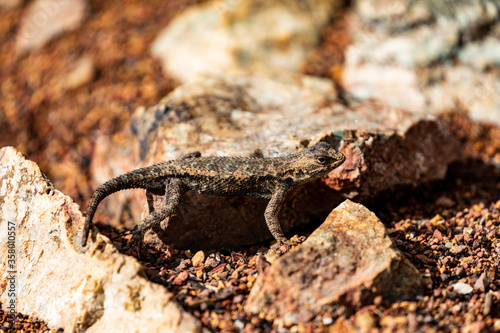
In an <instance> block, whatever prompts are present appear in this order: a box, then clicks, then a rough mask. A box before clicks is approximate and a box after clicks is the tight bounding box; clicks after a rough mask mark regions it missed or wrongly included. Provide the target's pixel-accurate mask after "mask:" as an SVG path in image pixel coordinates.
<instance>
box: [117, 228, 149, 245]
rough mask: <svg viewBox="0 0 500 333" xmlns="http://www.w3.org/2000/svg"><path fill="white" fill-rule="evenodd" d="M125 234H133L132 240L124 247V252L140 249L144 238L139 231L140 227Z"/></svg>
mask: <svg viewBox="0 0 500 333" xmlns="http://www.w3.org/2000/svg"><path fill="white" fill-rule="evenodd" d="M123 234H124V235H129V234H132V238H130V240H129V241H128V243H127V244H125V245H124V246H123V247H122V250H123V251H128V250H130V249H131V248H138V247H139V245H140V243H141V241H142V239H143V236H144V235H143V233H142V232H141V230H139V228H138V226H135V227H134V228H133V229H132V230H130V231H127V232H124V233H123Z"/></svg>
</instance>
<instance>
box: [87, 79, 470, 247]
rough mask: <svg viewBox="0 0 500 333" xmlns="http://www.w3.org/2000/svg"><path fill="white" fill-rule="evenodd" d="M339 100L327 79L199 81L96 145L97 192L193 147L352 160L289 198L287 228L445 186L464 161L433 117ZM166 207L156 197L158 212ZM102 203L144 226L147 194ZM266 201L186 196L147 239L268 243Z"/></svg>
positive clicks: (185, 243) (177, 243)
mask: <svg viewBox="0 0 500 333" xmlns="http://www.w3.org/2000/svg"><path fill="white" fill-rule="evenodd" d="M335 96H336V93H335V90H334V89H333V88H332V86H331V82H330V81H328V80H324V79H318V78H312V77H307V76H298V75H296V76H294V75H281V76H279V77H278V76H276V77H273V78H267V77H263V76H260V75H255V76H228V77H226V78H217V77H203V78H199V79H197V80H194V81H191V82H190V83H186V84H184V85H182V86H180V87H178V88H177V89H176V90H174V91H173V92H172V93H170V94H169V95H168V96H167V97H165V98H164V99H163V100H162V101H161V102H160V103H159V104H158V105H155V106H152V107H149V108H139V109H138V110H137V111H136V112H135V113H134V115H133V116H132V119H131V123H130V127H129V130H128V131H127V132H126V133H120V134H119V137H118V136H117V139H113V138H112V139H106V138H101V139H99V140H98V143H97V144H96V147H97V148H96V151H95V154H94V156H93V162H92V174H94V175H95V177H96V182H95V185H96V186H98V185H99V184H102V183H103V182H105V181H107V180H109V179H110V178H112V177H115V176H117V175H118V174H122V173H125V172H128V171H130V170H132V169H135V168H138V167H142V166H146V165H150V164H154V163H157V162H159V161H163V160H169V159H174V158H178V157H180V156H182V155H184V154H186V153H189V152H192V151H196V150H199V151H201V153H202V155H258V156H265V157H268V156H280V155H284V154H289V153H292V152H295V151H297V149H301V148H303V147H306V146H309V145H314V144H315V143H317V142H318V141H327V142H330V143H331V144H333V145H334V146H335V147H337V148H339V149H341V150H342V152H343V153H344V154H345V155H346V157H347V159H346V162H345V163H344V164H343V165H342V166H340V167H339V168H338V169H335V170H334V171H333V172H331V173H330V174H329V176H328V177H325V178H324V179H323V183H321V182H316V183H312V184H307V185H306V186H305V187H304V188H302V189H299V190H297V191H295V192H293V193H291V194H290V195H289V196H288V199H287V203H286V204H285V205H284V207H283V208H282V211H281V215H280V221H281V224H282V227H283V229H284V230H285V231H286V230H289V229H290V228H291V226H292V225H294V226H298V225H303V224H307V223H309V222H310V221H320V220H324V218H325V217H326V216H327V215H328V213H329V212H330V211H331V210H332V209H333V208H334V207H335V205H337V204H338V203H340V202H341V201H342V200H343V198H346V197H347V198H356V200H360V201H362V200H368V199H370V198H373V197H374V196H376V195H377V194H378V193H380V192H383V191H386V190H391V189H393V188H394V187H396V186H402V185H403V186H404V185H406V186H414V185H418V184H421V183H423V182H427V181H430V180H436V179H442V178H444V176H445V174H446V170H447V166H448V164H449V163H451V162H453V161H456V160H457V159H459V158H460V154H461V153H460V151H461V150H460V145H459V143H458V141H457V139H456V138H455V137H454V136H453V135H452V134H451V133H450V132H449V130H448V129H447V127H446V126H445V125H444V124H443V123H442V122H440V121H439V120H438V119H436V118H432V117H429V116H428V115H425V114H418V113H410V112H406V111H403V110H397V109H394V108H386V107H383V106H380V105H377V104H370V103H369V102H366V103H363V104H358V105H356V106H353V107H347V106H345V105H343V104H341V103H339V102H337V101H336V100H335ZM163 200H164V199H162V198H158V199H157V200H156V204H155V205H156V207H160V206H162V205H164V203H163ZM103 204H104V205H103ZM103 204H101V206H100V208H99V209H103V208H105V207H106V206H105V205H109V206H108V207H110V208H109V211H110V213H111V215H112V216H113V215H114V216H115V218H113V219H112V223H115V225H116V223H119V220H120V214H121V212H123V211H125V209H124V207H125V205H129V204H130V205H131V206H128V207H127V208H128V209H127V210H128V211H130V212H131V213H132V217H133V221H136V222H139V221H140V219H141V215H140V214H141V211H142V210H143V207H144V204H145V195H144V192H142V193H141V192H140V191H135V192H134V191H122V192H120V193H119V194H113V195H111V196H110V198H109V199H107V200H106V202H104V203H103ZM266 204H267V200H261V199H251V198H250V199H249V198H224V197H214V196H207V195H201V194H198V193H196V192H189V193H187V194H186V195H185V196H184V197H183V200H182V201H181V204H180V206H179V209H178V211H177V214H176V215H174V216H173V217H172V218H171V219H170V222H169V221H165V222H164V223H163V224H162V226H161V227H160V228H157V229H156V230H154V232H149V233H147V234H146V240H147V242H148V243H149V244H151V245H154V246H157V247H161V246H162V243H165V244H169V245H172V246H173V247H175V248H191V249H194V248H193V246H194V247H195V248H197V249H203V248H214V247H216V248H219V247H224V246H227V247H232V246H238V245H242V244H251V243H255V242H258V241H262V240H264V239H268V238H270V237H271V235H270V233H269V231H268V229H267V227H266V225H265V222H264V217H263V213H264V210H265V207H266ZM214 207H217V209H214ZM128 220H130V219H128ZM235 221H238V223H235ZM128 227H132V225H128ZM156 235H158V236H159V238H158V237H157V236H156ZM160 240H161V241H160Z"/></svg>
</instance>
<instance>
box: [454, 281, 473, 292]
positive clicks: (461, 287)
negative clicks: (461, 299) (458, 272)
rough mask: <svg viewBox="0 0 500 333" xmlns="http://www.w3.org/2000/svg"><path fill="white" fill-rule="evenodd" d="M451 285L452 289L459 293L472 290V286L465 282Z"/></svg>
mask: <svg viewBox="0 0 500 333" xmlns="http://www.w3.org/2000/svg"><path fill="white" fill-rule="evenodd" d="M452 286H453V291H455V292H457V293H459V294H470V293H471V292H472V291H473V290H474V288H472V287H471V286H470V285H469V284H467V283H465V282H457V283H455V284H453V285H452Z"/></svg>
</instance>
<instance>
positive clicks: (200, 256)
mask: <svg viewBox="0 0 500 333" xmlns="http://www.w3.org/2000/svg"><path fill="white" fill-rule="evenodd" d="M192 260H193V266H195V267H197V266H200V265H201V264H203V263H204V262H205V253H204V252H203V251H198V252H196V253H195V255H194V256H193V259H192Z"/></svg>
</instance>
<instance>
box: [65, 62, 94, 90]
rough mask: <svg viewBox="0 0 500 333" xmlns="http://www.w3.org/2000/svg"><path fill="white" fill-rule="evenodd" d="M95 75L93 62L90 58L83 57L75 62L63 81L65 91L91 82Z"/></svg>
mask: <svg viewBox="0 0 500 333" xmlns="http://www.w3.org/2000/svg"><path fill="white" fill-rule="evenodd" d="M94 74H95V67H94V61H93V60H92V58H91V57H90V56H83V57H81V58H80V59H78V61H76V63H75V66H74V68H73V70H72V71H71V72H70V73H69V74H68V75H67V77H66V78H65V80H64V85H65V86H66V88H67V89H76V88H79V87H81V86H83V85H86V84H88V83H90V82H91V81H92V79H93V78H94Z"/></svg>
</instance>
